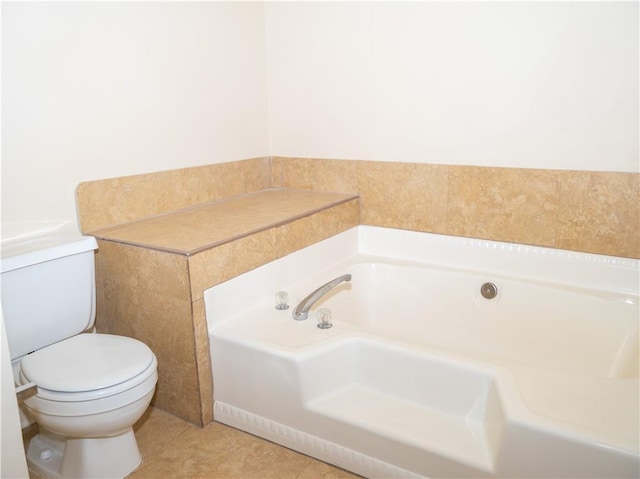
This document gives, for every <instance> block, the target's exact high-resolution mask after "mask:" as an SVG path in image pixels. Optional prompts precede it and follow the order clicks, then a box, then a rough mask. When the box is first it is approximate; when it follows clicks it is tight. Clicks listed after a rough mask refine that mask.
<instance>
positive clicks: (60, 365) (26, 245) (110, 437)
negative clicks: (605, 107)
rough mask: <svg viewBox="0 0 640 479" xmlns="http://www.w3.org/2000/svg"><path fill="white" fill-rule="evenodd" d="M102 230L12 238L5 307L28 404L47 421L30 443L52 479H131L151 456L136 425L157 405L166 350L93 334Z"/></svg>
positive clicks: (4, 267)
mask: <svg viewBox="0 0 640 479" xmlns="http://www.w3.org/2000/svg"><path fill="white" fill-rule="evenodd" d="M95 249H97V243H96V241H95V239H94V238H92V237H84V236H82V237H80V236H76V237H61V236H47V237H40V238H36V239H31V240H28V241H21V242H15V243H12V244H3V248H2V259H1V261H0V266H1V272H2V276H1V288H2V309H3V314H4V321H5V326H6V330H7V338H8V340H9V350H10V353H11V360H12V363H13V366H14V378H15V381H16V384H17V385H27V384H29V383H35V385H36V386H37V393H36V395H35V396H33V397H30V398H28V399H25V401H24V404H23V405H22V408H23V410H24V411H25V413H26V415H27V416H31V417H32V418H33V419H34V420H35V421H36V422H37V423H38V425H39V431H40V433H39V434H38V435H37V436H35V437H34V438H33V439H32V440H31V442H30V444H29V447H28V450H27V462H28V464H29V467H30V469H32V470H33V471H35V472H36V473H38V474H40V475H41V476H43V477H45V478H49V477H51V478H71V477H74V478H122V477H124V476H126V475H127V474H129V473H130V472H132V471H133V470H134V469H136V468H137V467H138V466H139V465H140V463H141V462H142V456H141V455H140V451H139V449H138V445H137V443H136V439H135V436H134V434H133V429H132V426H133V424H134V423H135V422H136V421H137V420H138V419H139V418H140V417H141V416H142V414H143V413H144V411H145V410H146V409H147V407H148V406H149V403H150V402H151V398H152V396H153V392H154V390H155V385H156V382H157V378H158V375H157V361H156V357H155V355H154V354H153V352H152V351H151V349H149V347H147V346H146V345H145V344H144V343H142V342H140V341H138V340H136V339H132V338H127V337H123V336H115V335H106V334H93V333H91V332H90V331H91V330H92V328H93V325H94V320H95V270H94V250H95Z"/></svg>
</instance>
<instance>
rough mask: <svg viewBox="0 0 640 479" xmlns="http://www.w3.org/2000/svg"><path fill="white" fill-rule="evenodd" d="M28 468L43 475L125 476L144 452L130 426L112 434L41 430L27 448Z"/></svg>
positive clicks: (59, 477)
mask: <svg viewBox="0 0 640 479" xmlns="http://www.w3.org/2000/svg"><path fill="white" fill-rule="evenodd" d="M27 463H28V465H29V469H31V470H32V471H33V472H35V473H37V474H39V475H40V476H42V477H44V478H47V479H49V478H51V479H67V478H89V477H90V478H110V479H111V478H124V477H125V476H127V475H128V474H130V473H131V472H133V471H134V470H135V469H136V468H137V467H138V466H139V465H140V464H141V463H142V455H141V454H140V450H139V449H138V443H137V442H136V438H135V436H134V434H133V428H128V429H127V430H125V431H124V432H122V433H121V434H118V435H116V436H111V437H92V438H82V439H79V438H65V437H63V436H59V435H57V434H53V433H50V432H47V431H42V430H41V432H40V434H38V435H37V436H35V437H33V439H31V442H30V443H29V448H28V449H27Z"/></svg>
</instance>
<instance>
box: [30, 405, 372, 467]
mask: <svg viewBox="0 0 640 479" xmlns="http://www.w3.org/2000/svg"><path fill="white" fill-rule="evenodd" d="M134 431H135V434H136V438H137V440H138V446H139V447H140V452H142V455H143V458H144V460H143V463H142V465H141V466H140V467H139V468H138V469H137V470H135V471H134V472H132V473H131V474H130V475H129V476H127V479H171V478H185V479H196V478H202V479H271V478H273V479H358V478H359V477H360V476H357V475H354V474H351V473H349V472H347V471H345V470H342V469H340V468H337V467H334V466H332V465H330V464H327V463H324V462H321V461H318V460H316V459H314V458H312V457H309V456H305V455H304V454H300V453H297V452H295V451H292V450H291V449H287V448H285V447H282V446H279V445H277V444H274V443H272V442H269V441H266V440H264V439H261V438H259V437H256V436H253V435H251V434H248V433H245V432H243V431H240V430H238V429H234V428H232V427H229V426H226V425H224V424H221V423H217V422H213V423H211V424H209V425H208V426H207V427H205V428H199V427H196V426H193V425H192V424H189V423H187V422H185V421H183V420H181V419H179V418H177V417H175V416H173V415H171V414H169V413H166V412H164V411H162V410H160V409H156V408H153V407H151V408H149V409H148V410H147V412H146V413H145V414H144V416H143V417H142V418H140V420H139V421H138V422H137V423H136V424H135V426H134ZM37 432H38V428H37V426H32V427H30V428H27V429H25V430H23V437H24V441H25V448H26V446H27V444H28V441H29V440H30V439H31V438H32V437H33V436H35V435H36V434H37ZM29 475H30V479H41V478H40V476H38V475H37V474H35V473H33V472H32V471H29Z"/></svg>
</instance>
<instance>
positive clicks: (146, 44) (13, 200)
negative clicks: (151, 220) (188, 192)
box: [2, 2, 269, 239]
mask: <svg viewBox="0 0 640 479" xmlns="http://www.w3.org/2000/svg"><path fill="white" fill-rule="evenodd" d="M264 47H265V45H264V4H263V3H261V2H259V3H244V2H230V3H216V2H189V3H181V2H177V3H176V2H65V3H58V2H43V3H31V2H20V3H11V2H2V122H3V132H2V226H3V231H2V235H3V238H4V239H6V238H8V237H12V236H15V235H18V234H20V233H24V232H27V233H29V232H34V231H36V230H40V229H42V228H45V227H55V226H59V225H61V224H67V225H69V226H71V227H73V228H74V229H75V228H77V226H76V211H75V198H74V194H75V193H74V192H75V188H76V186H77V184H78V183H80V182H82V181H87V180H93V179H99V178H108V177H116V176H123V175H130V174H137V173H148V172H153V171H160V170H167V169H173V168H184V167H189V166H196V165H202V164H211V163H219V162H227V161H233V160H241V159H247V158H253V157H259V156H267V155H268V154H269V146H268V130H267V110H266V108H267V102H266V65H265V51H264Z"/></svg>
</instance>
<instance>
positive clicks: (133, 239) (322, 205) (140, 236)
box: [86, 188, 359, 256]
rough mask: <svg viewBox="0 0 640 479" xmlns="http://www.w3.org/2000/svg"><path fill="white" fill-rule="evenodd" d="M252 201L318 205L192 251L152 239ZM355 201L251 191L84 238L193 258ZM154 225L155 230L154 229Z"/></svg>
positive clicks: (335, 196)
mask: <svg viewBox="0 0 640 479" xmlns="http://www.w3.org/2000/svg"><path fill="white" fill-rule="evenodd" d="M260 197H263V198H260ZM254 198H255V199H257V201H258V202H261V203H262V204H264V202H267V203H268V202H273V205H274V206H277V205H278V204H282V203H291V202H295V201H296V200H299V199H301V198H313V199H314V202H317V203H318V204H316V205H314V206H312V207H309V208H303V209H300V210H299V211H295V212H294V213H292V214H283V215H278V214H276V213H274V215H273V218H270V219H268V220H265V221H262V222H261V221H256V224H255V225H253V226H248V227H243V228H238V230H237V231H234V232H232V233H230V234H227V235H224V236H223V237H218V238H212V239H211V240H206V241H203V242H201V243H199V244H198V245H197V246H195V247H189V248H183V247H172V246H170V245H168V244H167V243H166V242H165V243H164V244H162V242H161V241H158V240H156V239H155V237H154V234H153V233H154V229H156V230H157V229H158V228H157V226H158V225H161V227H162V229H164V230H166V229H167V228H169V227H171V226H172V223H173V224H178V223H181V222H182V223H184V221H185V218H186V217H187V216H189V215H192V214H198V213H202V212H205V211H206V210H212V211H215V213H217V214H218V215H220V216H222V217H223V218H222V219H224V216H225V213H224V212H222V211H221V210H223V209H227V208H233V207H234V206H235V207H236V208H237V207H238V204H239V203H243V202H247V201H251V199H254ZM358 198H359V195H357V194H351V193H335V192H325V191H312V190H301V189H290V188H269V189H265V190H260V191H254V192H251V193H245V194H240V195H235V196H231V197H227V198H223V199H220V200H215V201H209V202H205V203H200V204H197V205H191V206H188V207H186V208H181V209H178V210H174V211H169V212H166V213H162V214H159V215H153V216H148V217H145V218H141V219H137V220H134V221H131V222H127V223H121V224H118V225H115V226H109V227H108V228H102V229H98V230H94V231H88V232H86V234H88V235H91V236H95V237H96V238H97V239H99V240H102V241H109V242H113V243H119V244H125V245H130V246H137V247H142V248H147V249H151V250H156V251H162V252H166V253H173V254H180V255H184V256H192V255H194V254H196V253H200V252H202V251H205V250H208V249H211V248H215V247H217V246H220V245H223V244H226V243H230V242H232V241H235V240H238V239H241V238H244V237H246V236H250V235H253V234H256V233H259V232H261V231H265V230H268V229H271V228H275V227H278V226H282V225H284V224H287V223H291V222H294V221H296V220H299V219H301V218H304V217H307V216H311V215H314V214H316V213H319V212H321V211H324V210H328V209H330V208H333V207H335V206H338V205H341V204H344V203H348V202H349V201H352V200H355V199H358ZM254 205H255V203H254ZM250 206H251V205H246V206H245V207H246V208H249V207H250ZM240 207H241V208H242V207H243V205H240ZM231 219H232V214H229V220H231ZM154 224H155V226H156V228H153V226H154ZM149 226H151V228H150V229H149V233H148V234H144V232H143V230H145V229H147V227H149ZM182 226H184V224H183V225H182ZM197 226H198V225H195V224H191V225H188V229H192V228H194V227H197ZM132 231H133V232H136V233H137V234H133V235H132V234H130V233H131V232H132Z"/></svg>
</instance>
